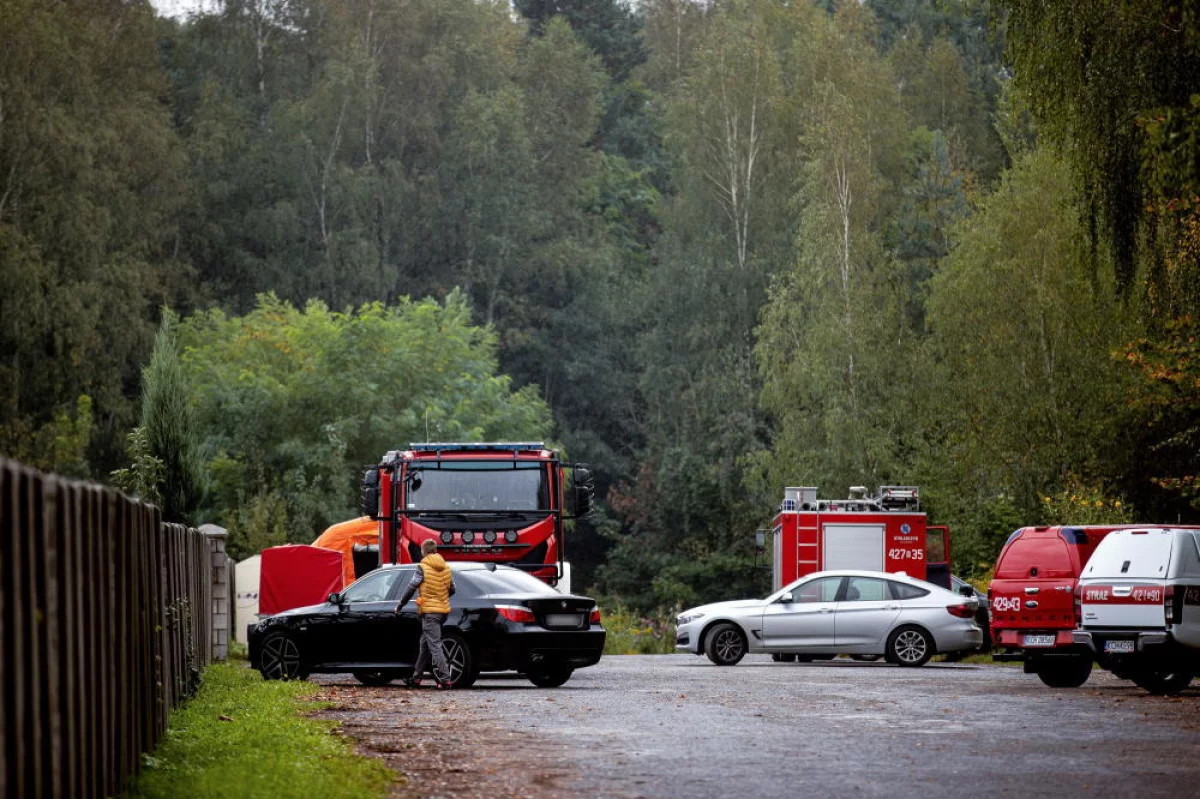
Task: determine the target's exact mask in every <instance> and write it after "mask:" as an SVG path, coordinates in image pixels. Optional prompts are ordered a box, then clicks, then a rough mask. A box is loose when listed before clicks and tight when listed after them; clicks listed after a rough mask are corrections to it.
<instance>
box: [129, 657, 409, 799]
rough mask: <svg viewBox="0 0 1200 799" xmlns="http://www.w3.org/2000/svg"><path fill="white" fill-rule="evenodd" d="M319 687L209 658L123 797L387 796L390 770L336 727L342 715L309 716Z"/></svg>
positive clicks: (345, 798) (304, 798)
mask: <svg viewBox="0 0 1200 799" xmlns="http://www.w3.org/2000/svg"><path fill="white" fill-rule="evenodd" d="M318 690H319V688H318V687H317V686H316V685H312V684H309V683H304V682H273V681H272V682H268V681H266V680H263V679H262V677H261V676H259V674H258V672H255V671H251V670H250V669H248V668H246V667H245V666H244V665H240V664H233V663H222V664H216V665H213V666H209V667H208V668H207V669H205V671H204V681H203V683H202V684H201V687H200V691H199V693H198V694H197V695H196V696H195V697H193V698H192V699H191V700H190V701H188V702H187V703H186V704H185V705H184V706H183V707H181V708H180V709H178V710H176V711H175V713H174V714H172V716H171V723H170V726H169V728H168V729H167V734H166V736H165V737H164V738H163V740H162V741H161V742H160V743H159V745H158V747H157V748H156V749H155V751H154V753H153V755H146V756H145V763H144V766H143V768H142V771H141V773H140V774H139V775H138V776H137V778H136V779H135V780H134V782H133V783H132V785H130V787H129V789H128V791H126V793H125V794H124V795H123V799H179V798H180V797H184V796H187V797H203V798H207V797H213V798H214V799H215V798H216V797H220V798H221V799H226V798H228V799H233V797H271V799H291V797H295V799H308V798H309V797H314V796H319V797H321V799H375V797H382V796H384V795H385V794H386V792H387V789H388V786H389V785H390V784H391V783H392V781H393V779H394V776H395V775H394V774H393V773H392V772H391V771H390V770H388V769H387V768H386V767H385V766H384V765H383V764H382V763H380V762H378V761H376V760H371V759H370V758H366V757H362V756H361V755H357V754H355V753H354V752H353V751H352V750H351V748H350V744H349V742H348V741H346V740H345V739H343V738H341V737H339V736H337V735H333V734H331V730H332V728H333V727H335V726H336V724H335V723H334V722H329V721H321V720H318V719H312V718H307V717H305V716H303V715H301V713H302V712H305V711H311V710H318V709H320V708H322V707H325V705H323V704H321V703H317V702H313V701H312V699H311V697H312V696H313V694H315V693H316V692H317V691H318Z"/></svg>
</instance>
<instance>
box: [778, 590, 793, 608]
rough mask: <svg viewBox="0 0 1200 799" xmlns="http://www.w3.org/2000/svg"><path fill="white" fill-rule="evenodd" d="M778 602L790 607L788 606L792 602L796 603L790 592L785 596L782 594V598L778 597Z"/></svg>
mask: <svg viewBox="0 0 1200 799" xmlns="http://www.w3.org/2000/svg"><path fill="white" fill-rule="evenodd" d="M779 601H780V602H782V603H783V604H785V605H790V604H792V603H793V602H795V601H796V598H795V597H793V596H792V592H791V591H788V592H787V593H786V594H784V595H783V596H781V597H779Z"/></svg>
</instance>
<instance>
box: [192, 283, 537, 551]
mask: <svg viewBox="0 0 1200 799" xmlns="http://www.w3.org/2000/svg"><path fill="white" fill-rule="evenodd" d="M470 315H471V314H470V309H469V308H468V306H467V303H466V299H465V297H464V296H463V295H462V294H460V293H452V294H451V295H449V296H448V297H447V298H446V301H445V303H437V302H434V301H432V300H423V301H419V302H416V301H409V300H407V299H405V300H403V301H402V302H401V303H399V304H398V305H395V306H391V307H385V306H383V305H380V304H378V303H374V304H369V305H364V306H362V307H361V308H359V309H358V310H357V311H346V312H332V311H330V310H329V309H328V308H327V307H326V306H325V305H324V304H323V303H320V302H317V301H313V302H310V303H309V304H308V305H307V306H306V307H305V308H304V309H303V310H300V309H297V308H295V307H294V306H292V305H290V304H288V303H286V302H283V301H281V300H279V299H277V298H275V297H273V296H270V295H264V296H262V297H260V298H259V303H258V306H257V307H256V308H255V309H254V310H253V311H251V312H250V313H248V314H246V315H245V316H242V317H235V316H229V315H227V314H225V313H224V312H222V311H219V310H212V311H208V312H205V313H200V314H196V315H194V316H192V317H190V318H188V319H186V320H184V321H183V322H182V323H181V324H180V328H179V335H180V341H181V344H182V347H183V356H182V357H183V363H184V371H185V373H186V375H187V378H188V380H189V381H190V383H191V385H192V386H193V387H194V394H195V397H196V405H195V412H196V419H197V422H198V424H199V425H200V427H201V429H203V430H204V431H205V435H206V440H205V448H206V450H207V451H209V452H211V453H213V457H212V460H211V462H210V465H209V466H210V470H211V473H212V482H213V490H212V498H211V502H210V512H211V513H212V514H213V515H214V516H216V517H217V518H220V519H222V521H223V523H225V524H227V525H228V526H229V529H230V549H231V550H237V554H239V555H244V554H247V553H249V552H253V551H257V549H258V548H260V546H261V545H266V544H269V543H279V542H280V538H281V537H283V536H281V533H284V532H285V533H286V539H287V540H290V541H294V542H305V543H307V542H309V541H311V540H312V539H313V538H315V537H316V535H317V534H318V533H319V532H320V531H321V530H323V529H324V528H325V527H327V526H328V525H329V524H331V523H333V522H338V521H343V520H345V519H346V518H349V517H351V516H354V515H356V514H355V513H354V510H353V509H354V506H355V498H356V496H357V480H358V478H359V477H360V475H361V468H360V467H361V465H362V464H367V463H377V462H378V461H379V458H380V457H381V456H382V455H383V454H384V453H385V452H386V451H388V450H389V449H395V448H396V447H397V446H400V445H403V444H407V443H408V442H410V441H423V440H441V441H494V440H504V439H516V440H525V439H537V438H544V437H546V435H547V433H548V432H549V414H548V411H547V408H546V406H545V404H544V403H543V402H542V401H541V400H540V399H539V398H538V397H537V395H536V393H535V392H534V391H533V389H531V388H528V387H526V388H522V389H519V390H514V389H513V386H512V381H511V380H510V378H508V377H507V376H500V375H498V374H497V373H496V370H497V362H496V339H495V335H494V334H493V333H492V332H491V331H490V330H488V329H486V328H481V327H477V326H474V325H472V324H471V322H470Z"/></svg>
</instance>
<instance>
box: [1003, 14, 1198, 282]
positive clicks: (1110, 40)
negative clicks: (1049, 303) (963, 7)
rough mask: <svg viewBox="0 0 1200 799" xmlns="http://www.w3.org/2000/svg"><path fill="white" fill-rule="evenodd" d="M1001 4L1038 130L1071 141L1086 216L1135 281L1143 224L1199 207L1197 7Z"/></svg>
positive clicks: (1121, 273) (1127, 278)
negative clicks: (1197, 199)
mask: <svg viewBox="0 0 1200 799" xmlns="http://www.w3.org/2000/svg"><path fill="white" fill-rule="evenodd" d="M1001 5H1002V6H1003V7H1004V8H1005V9H1006V10H1007V11H1008V43H1009V48H1010V54H1011V56H1012V60H1013V63H1014V66H1015V73H1016V80H1017V82H1018V83H1019V84H1020V85H1021V86H1023V87H1024V89H1025V90H1026V92H1027V93H1028V96H1029V97H1030V99H1031V105H1032V109H1033V112H1034V114H1035V116H1036V117H1037V121H1038V124H1039V129H1040V130H1041V131H1043V132H1044V133H1045V134H1047V135H1048V136H1050V137H1052V138H1053V139H1055V140H1056V141H1058V142H1060V143H1063V144H1066V145H1068V148H1067V152H1068V153H1069V154H1070V158H1071V161H1072V164H1073V165H1074V168H1075V171H1076V174H1077V175H1078V177H1079V181H1080V185H1081V186H1082V188H1083V192H1084V198H1085V200H1086V202H1087V207H1088V211H1089V216H1090V218H1091V220H1093V221H1094V224H1095V225H1096V228H1097V229H1096V232H1097V233H1099V234H1102V236H1103V240H1104V241H1106V242H1107V243H1108V244H1109V245H1111V247H1112V249H1113V252H1114V253H1115V256H1116V260H1117V266H1118V278H1119V281H1120V285H1121V286H1122V288H1123V289H1125V290H1131V289H1133V288H1134V278H1135V276H1136V274H1137V269H1138V258H1139V247H1140V246H1141V245H1142V244H1143V242H1144V239H1143V238H1142V236H1143V235H1144V227H1145V226H1146V225H1147V224H1149V225H1153V224H1155V223H1156V222H1158V221H1159V219H1158V218H1159V217H1160V216H1162V215H1166V216H1167V217H1168V218H1169V217H1170V216H1171V215H1173V214H1176V213H1178V212H1181V211H1185V210H1188V209H1190V208H1191V207H1193V204H1194V198H1195V195H1196V189H1197V186H1200V160H1197V159H1196V157H1195V156H1196V137H1197V131H1198V129H1200V114H1197V113H1196V106H1195V105H1194V104H1193V101H1192V96H1193V95H1194V94H1195V93H1196V80H1195V76H1196V75H1197V74H1200V15H1198V14H1197V11H1196V8H1195V7H1194V5H1193V4H1190V3H1158V4H1156V3H1145V2H1141V0H1088V1H1087V2H1079V3H1071V4H1060V3H1043V2H1040V1H1039V0H1002V2H1001ZM1143 254H1144V255H1145V256H1146V257H1148V258H1151V259H1159V258H1161V256H1160V254H1158V253H1155V252H1154V251H1153V250H1151V251H1150V252H1147V253H1143Z"/></svg>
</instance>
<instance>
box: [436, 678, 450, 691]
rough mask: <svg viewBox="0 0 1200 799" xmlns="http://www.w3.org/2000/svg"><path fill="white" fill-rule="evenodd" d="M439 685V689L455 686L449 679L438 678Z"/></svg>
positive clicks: (445, 689)
mask: <svg viewBox="0 0 1200 799" xmlns="http://www.w3.org/2000/svg"><path fill="white" fill-rule="evenodd" d="M437 687H438V690H439V691H448V690H450V689H451V688H453V687H454V683H452V682H450V681H449V680H438V684H437Z"/></svg>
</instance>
